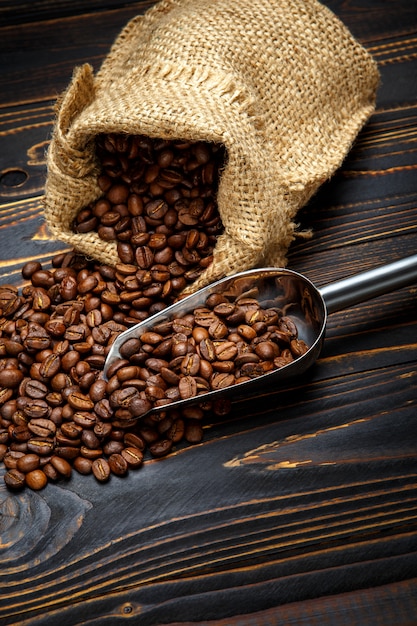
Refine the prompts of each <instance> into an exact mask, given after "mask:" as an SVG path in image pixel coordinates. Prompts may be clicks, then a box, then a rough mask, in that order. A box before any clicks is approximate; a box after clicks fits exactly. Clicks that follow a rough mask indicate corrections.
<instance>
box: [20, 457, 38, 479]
mask: <svg viewBox="0 0 417 626" xmlns="http://www.w3.org/2000/svg"><path fill="white" fill-rule="evenodd" d="M39 465H40V457H39V456H38V455H37V454H30V453H29V454H25V455H24V456H22V457H20V458H19V459H18V460H17V463H16V469H18V470H19V472H23V473H24V474H26V473H27V472H31V471H32V470H35V469H38V467H39Z"/></svg>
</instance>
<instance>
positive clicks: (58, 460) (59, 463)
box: [44, 455, 72, 478]
mask: <svg viewBox="0 0 417 626" xmlns="http://www.w3.org/2000/svg"><path fill="white" fill-rule="evenodd" d="M50 463H51V465H52V466H53V468H54V469H55V470H56V471H57V472H58V474H60V475H61V476H65V478H70V477H71V473H72V468H71V465H70V463H68V461H67V460H65V459H64V458H63V457H60V456H57V455H53V456H52V457H51V461H50ZM44 471H45V468H44Z"/></svg>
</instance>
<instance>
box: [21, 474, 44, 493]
mask: <svg viewBox="0 0 417 626" xmlns="http://www.w3.org/2000/svg"><path fill="white" fill-rule="evenodd" d="M25 482H26V484H27V486H28V487H30V488H31V489H33V490H35V491H39V490H40V489H43V488H44V487H46V484H47V482H48V479H47V477H46V474H45V472H43V471H42V470H41V469H35V470H32V471H31V472H28V473H27V474H26V475H25Z"/></svg>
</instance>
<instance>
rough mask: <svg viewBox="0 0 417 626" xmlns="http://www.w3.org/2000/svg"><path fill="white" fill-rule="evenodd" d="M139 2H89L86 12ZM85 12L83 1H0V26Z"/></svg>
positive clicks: (106, 9)
mask: <svg viewBox="0 0 417 626" xmlns="http://www.w3.org/2000/svg"><path fill="white" fill-rule="evenodd" d="M139 3H140V0H139V2H138V0H136V1H135V0H130V1H129V0H89V1H88V12H89V13H94V12H99V11H109V10H120V9H123V8H125V7H128V6H129V5H131V4H135V5H138V4H139ZM141 4H143V5H149V4H151V3H150V2H149V1H146V0H142V2H141ZM85 12H86V4H85V1H84V0H59V1H58V2H51V0H36V2H30V0H29V1H28V0H14V2H8V1H7V0H1V1H0V24H2V25H4V26H6V25H7V26H10V25H14V24H27V23H29V22H32V21H39V20H42V19H46V20H50V19H56V18H61V19H62V18H64V17H68V16H71V15H79V14H82V13H85Z"/></svg>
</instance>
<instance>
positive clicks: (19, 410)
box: [0, 135, 229, 489]
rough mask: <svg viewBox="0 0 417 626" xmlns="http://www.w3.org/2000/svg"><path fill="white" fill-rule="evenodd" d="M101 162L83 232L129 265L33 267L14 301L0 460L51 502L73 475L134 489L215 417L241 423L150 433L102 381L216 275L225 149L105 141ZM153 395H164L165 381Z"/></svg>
mask: <svg viewBox="0 0 417 626" xmlns="http://www.w3.org/2000/svg"><path fill="white" fill-rule="evenodd" d="M97 155H98V158H99V159H100V161H101V165H102V172H101V174H100V176H99V178H98V183H99V186H100V188H101V189H102V191H103V196H102V198H100V199H99V200H98V201H97V202H95V203H93V204H92V205H90V206H87V207H86V208H85V209H83V210H81V211H80V213H79V215H78V216H77V219H76V220H75V223H74V230H75V231H76V232H80V233H86V232H89V231H93V230H94V231H97V233H98V234H99V236H100V237H101V238H102V239H103V240H105V241H116V242H117V250H118V254H119V257H120V263H118V264H117V265H116V267H110V266H107V265H102V264H99V263H96V262H94V261H90V260H87V259H86V258H84V257H83V256H80V255H78V254H77V253H76V252H75V251H72V252H69V253H65V254H61V255H57V256H56V257H54V258H53V259H52V268H51V269H46V268H44V267H42V266H41V265H40V264H39V263H37V262H29V263H27V264H26V265H25V266H24V267H23V268H22V275H23V278H24V279H25V280H26V281H27V282H28V284H27V285H26V286H25V287H23V289H22V290H20V291H19V290H18V289H17V288H16V287H14V286H13V285H3V286H1V287H0V460H2V461H3V463H4V465H5V468H6V470H7V471H6V473H5V476H4V480H5V482H6V484H7V485H8V486H9V487H11V488H20V487H23V486H25V485H27V486H29V487H31V488H32V489H41V488H42V487H44V486H45V484H46V483H47V481H48V480H57V479H59V478H62V477H64V478H68V477H69V476H70V475H71V473H72V471H73V469H75V470H76V471H78V472H79V473H81V474H89V473H93V474H94V476H95V477H96V479H97V480H98V481H100V482H104V481H106V480H108V479H109V477H110V475H111V474H115V475H118V476H122V475H125V474H126V473H127V472H128V471H129V470H130V469H134V468H137V467H140V466H141V464H142V462H143V458H144V454H145V450H148V451H149V453H150V455H152V456H153V457H160V456H163V455H166V454H168V453H169V451H170V450H171V449H172V447H173V445H177V444H179V442H181V441H185V442H188V443H196V442H199V441H201V439H202V436H203V428H202V418H203V416H204V414H205V413H206V412H207V411H214V412H215V413H218V414H225V413H226V412H227V411H228V410H229V405H228V403H227V402H217V403H216V405H215V406H213V405H211V404H204V403H201V404H200V405H198V406H193V407H187V408H184V409H183V410H182V411H181V412H179V411H173V410H172V411H169V412H168V411H163V412H161V413H160V414H158V415H153V416H152V417H145V418H144V419H142V420H140V422H138V421H137V419H136V416H133V415H132V413H131V412H130V411H129V410H128V408H127V407H128V404H129V396H130V393H131V392H130V391H129V390H128V391H127V392H126V391H125V389H126V384H125V382H124V381H123V380H120V382H119V383H118V386H119V387H120V391H119V393H118V394H116V395H113V394H114V392H115V391H116V388H115V387H116V385H115V382H114V381H112V384H111V385H110V386H108V384H107V383H106V381H105V380H104V379H103V376H102V370H103V367H104V362H105V359H106V355H107V353H108V351H109V349H110V346H111V344H112V342H113V341H114V340H115V338H116V337H117V336H118V335H119V334H120V333H121V332H123V331H124V330H126V329H127V328H128V327H129V326H131V325H133V324H136V323H138V322H139V321H142V320H144V319H146V318H147V317H148V316H149V315H151V314H153V313H155V312H157V311H160V310H161V309H163V308H165V307H166V306H167V305H168V304H171V303H172V302H173V301H174V300H175V299H176V298H177V297H178V296H179V294H180V293H181V291H182V290H183V289H184V288H185V286H186V285H188V284H191V283H192V282H193V281H194V280H195V279H196V277H197V276H199V275H200V274H201V272H202V271H203V270H204V269H205V268H206V267H207V266H208V265H209V264H210V263H211V261H212V252H213V247H214V246H215V243H216V239H217V236H218V234H219V233H220V232H222V229H223V226H222V223H221V220H220V216H219V213H218V209H217V203H216V195H217V186H218V178H219V171H220V170H221V168H222V166H223V164H224V159H225V151H224V148H223V147H221V146H217V145H214V144H206V143H203V142H198V143H194V144H191V143H189V142H185V141H173V142H168V141H165V140H159V139H150V138H147V137H143V136H124V135H123V136H122V135H103V136H100V137H98V139H97ZM147 382H148V387H149V388H150V389H152V382H153V381H152V376H150V377H149V380H148V381H147ZM142 383H143V381H141V383H140V386H141V385H142ZM129 386H130V387H131V386H132V385H129ZM136 402H137V400H136Z"/></svg>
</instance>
